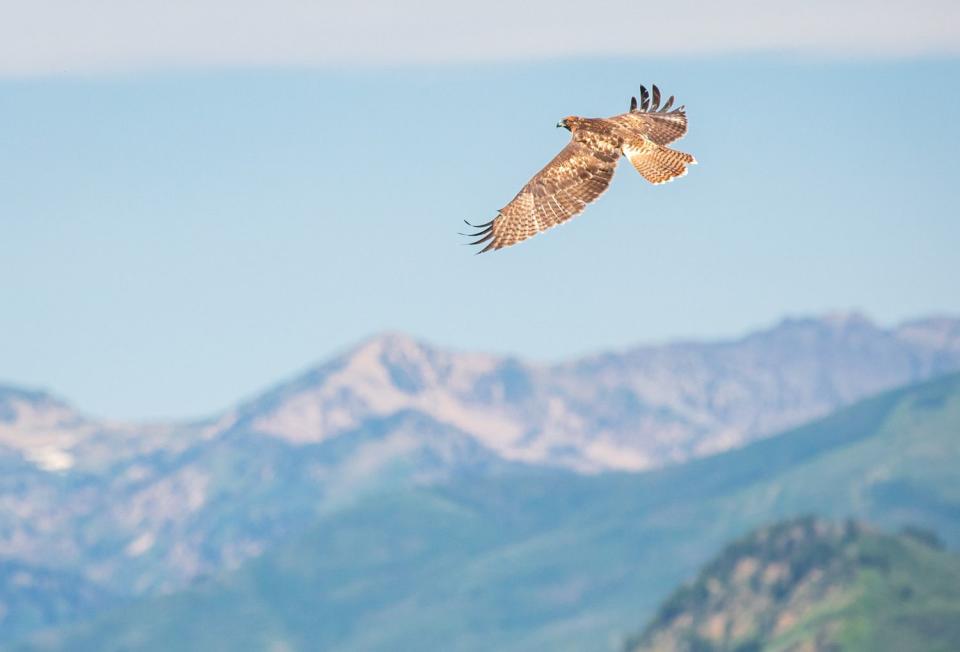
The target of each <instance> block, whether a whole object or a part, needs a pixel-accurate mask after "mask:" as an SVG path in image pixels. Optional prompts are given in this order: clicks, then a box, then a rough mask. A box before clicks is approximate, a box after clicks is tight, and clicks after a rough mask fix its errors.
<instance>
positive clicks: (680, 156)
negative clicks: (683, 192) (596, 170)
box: [623, 142, 697, 184]
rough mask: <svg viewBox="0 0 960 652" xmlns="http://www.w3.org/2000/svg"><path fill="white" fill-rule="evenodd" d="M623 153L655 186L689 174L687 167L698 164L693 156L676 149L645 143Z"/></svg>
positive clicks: (626, 148) (625, 149)
mask: <svg viewBox="0 0 960 652" xmlns="http://www.w3.org/2000/svg"><path fill="white" fill-rule="evenodd" d="M623 153H624V154H626V156H627V158H628V159H630V162H631V163H632V164H633V167H635V168H636V169H637V172H639V173H640V174H642V175H643V178H644V179H646V180H647V181H649V182H650V183H654V184H661V183H666V182H667V181H672V180H673V179H675V178H677V177H682V176H683V175H685V174H686V173H687V166H688V165H692V164H694V163H696V162H697V160H696V159H695V158H693V155H692V154H686V153H684V152H678V151H677V150H675V149H670V148H669V147H664V146H663V145H656V144H654V143H650V142H647V143H644V146H643V147H639V148H636V147H630V146H627V147H624V149H623Z"/></svg>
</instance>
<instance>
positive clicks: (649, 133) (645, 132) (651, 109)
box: [610, 86, 687, 145]
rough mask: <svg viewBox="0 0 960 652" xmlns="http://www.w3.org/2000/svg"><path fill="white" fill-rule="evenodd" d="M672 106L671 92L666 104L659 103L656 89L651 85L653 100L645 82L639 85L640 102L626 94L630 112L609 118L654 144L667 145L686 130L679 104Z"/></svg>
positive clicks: (683, 110)
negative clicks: (673, 107)
mask: <svg viewBox="0 0 960 652" xmlns="http://www.w3.org/2000/svg"><path fill="white" fill-rule="evenodd" d="M672 106H673V96H672V95H671V96H670V97H669V99H667V102H666V104H664V105H663V106H662V107H661V106H660V89H659V88H657V87H656V86H654V87H653V102H652V103H651V101H650V94H649V93H647V89H646V87H645V86H641V87H640V105H639V107H638V106H637V98H635V97H632V98H630V112H629V113H623V114H621V115H618V116H614V117H612V118H610V121H611V122H613V123H616V124H617V125H618V126H620V127H622V128H624V129H626V130H628V131H630V132H632V133H635V134H636V135H637V136H643V137H645V138H647V139H649V140H651V141H653V142H655V143H656V144H657V145H669V144H670V143H672V142H673V141H675V140H679V139H681V138H683V136H684V134H686V133H687V113H686V111H685V109H684V107H682V106H680V107H677V108H676V109H674V110H673V111H671V110H670V107H672Z"/></svg>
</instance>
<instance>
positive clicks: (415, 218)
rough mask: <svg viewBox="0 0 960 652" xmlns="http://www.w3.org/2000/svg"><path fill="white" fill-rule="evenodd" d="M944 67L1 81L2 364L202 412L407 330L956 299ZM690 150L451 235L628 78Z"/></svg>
mask: <svg viewBox="0 0 960 652" xmlns="http://www.w3.org/2000/svg"><path fill="white" fill-rule="evenodd" d="M957 78H960V63H958V60H957V59H955V58H952V55H942V56H925V57H920V58H911V57H907V58H898V57H874V56H870V57H866V56H846V57H841V56H834V55H831V56H818V55H816V53H813V54H807V55H797V54H789V55H786V54H769V53H767V54H761V53H754V54H723V55H719V54H718V55H713V56H709V57H708V56H703V55H697V56H686V57H682V56H681V57H657V58H653V57H650V56H643V55H630V56H618V57H615V58H612V57H610V56H588V55H582V56H581V55H578V56H575V57H572V58H562V57H560V58H554V59H552V60H538V59H536V58H532V59H524V60H515V61H489V62H477V61H469V60H462V61H451V62H445V63H443V64H440V65H428V64H425V63H422V62H408V63H403V64H399V65H393V66H388V65H385V64H382V63H376V64H369V65H363V66H332V65H327V66H318V67H313V68H310V67H304V66H279V67H278V66H260V67H257V66H248V67H244V66H240V67H237V66H233V67H229V68H220V69H217V68H209V67H203V66H199V67H197V68H196V69H186V70H177V71H170V70H167V71H165V72H164V71H161V70H150V71H135V70H134V71H125V72H121V73H117V72H98V73H96V74H93V73H89V74H88V73H85V74H82V75H81V74H70V75H51V74H46V73H42V74H39V73H38V74H18V75H12V76H8V77H7V78H5V79H0V118H2V120H3V125H4V127H3V129H2V130H0V197H3V202H2V204H3V206H2V211H0V232H2V234H3V236H2V239H0V305H2V306H3V309H2V311H0V335H2V337H0V360H2V361H3V364H2V368H0V379H2V380H4V381H6V382H10V383H15V384H21V385H31V386H42V387H47V388H50V389H53V390H54V391H55V392H57V393H58V394H61V395H64V396H66V397H68V398H69V399H70V400H71V401H73V402H75V403H76V404H78V405H80V406H81V407H82V408H83V409H85V410H88V411H90V412H93V413H95V414H100V415H105V416H111V417H121V418H160V417H192V416H200V415H205V414H210V413H212V412H215V411H216V410H218V409H222V408H224V407H226V406H228V405H230V404H231V403H233V402H234V401H236V400H237V399H239V398H241V397H244V396H246V395H249V394H251V393H253V392H255V391H258V390H259V389H261V388H263V387H264V386H265V385H269V384H271V383H273V382H275V381H277V380H279V379H280V378H282V377H284V376H286V375H288V374H290V373H293V372H296V371H297V370H299V369H302V368H303V367H305V366H307V365H309V364H311V363H312V362H314V361H317V360H319V359H322V358H324V357H326V356H328V355H330V354H332V353H334V352H336V351H339V350H342V349H343V348H344V347H346V346H349V345H350V344H351V343H353V342H356V341H357V340H359V339H361V338H363V337H365V336H368V335H370V334H373V333H376V332H379V331H382V330H387V329H389V330H402V331H407V332H410V333H412V334H415V335H417V336H419V337H422V338H424V339H427V340H430V341H434V342H437V343H440V344H443V345H449V346H452V347H456V348H460V349H481V350H493V351H505V352H512V353H517V354H520V355H523V356H525V357H531V358H539V359H557V358H562V357H567V356H571V355H576V354H579V353H583V352H589V351H594V350H597V349H603V348H610V347H624V346H627V345H631V344H635V343H638V342H642V341H650V340H663V339H667V338H674V337H717V336H728V335H735V334H739V333H743V332H745V331H746V330H749V329H751V328H755V327H758V326H763V325H767V324H770V323H772V322H775V321H777V320H778V319H779V318H781V317H782V316H784V315H787V314H794V315H795V314H808V313H819V312H824V311H829V310H834V309H850V308H856V309H861V310H864V311H866V312H867V313H868V314H869V315H871V316H873V317H875V318H876V319H878V320H880V321H881V322H882V323H894V322H897V321H899V320H902V319H906V318H910V317H915V316H919V315H925V314H930V313H960V292H958V291H957V279H958V278H960V256H958V254H957V246H958V244H960V221H958V219H957V208H956V207H957V206H958V205H960V190H958V185H957V180H956V173H957V163H956V159H955V157H956V152H957V150H958V147H960V128H958V126H957V122H956V116H957V115H960V89H958V86H957V84H956V79H957ZM651 82H656V83H658V84H659V85H660V86H661V88H662V89H663V90H664V91H665V92H666V93H667V94H676V95H677V98H678V102H680V103H684V104H686V105H687V107H688V112H689V115H690V125H691V127H690V133H689V135H688V137H687V138H686V139H685V140H683V141H681V142H680V143H678V144H677V145H678V146H679V148H680V149H682V150H684V151H689V152H692V153H694V154H695V155H696V156H697V158H698V160H699V161H700V164H699V165H698V166H696V167H694V168H693V169H692V171H691V173H690V175H688V176H687V177H685V178H683V179H681V180H679V181H677V182H675V183H672V184H668V185H666V186H661V187H652V186H650V185H648V184H646V183H645V182H643V180H642V179H641V178H640V177H639V176H638V175H637V174H636V173H635V172H634V171H633V170H632V169H630V168H629V166H621V167H620V169H619V170H618V172H617V175H616V177H615V178H614V181H613V184H612V187H611V190H610V192H608V193H607V194H606V195H604V196H603V197H602V198H601V199H600V200H599V201H598V202H597V203H596V204H595V205H593V206H591V207H590V209H589V210H588V211H587V212H586V213H585V214H584V215H583V216H581V217H578V218H577V219H576V220H574V221H572V222H571V223H570V224H568V225H565V226H563V227H561V228H559V229H555V230H553V231H551V232H549V233H548V234H546V235H543V236H539V237H537V238H535V239H533V240H531V241H529V242H526V243H523V244H521V245H519V246H517V247H513V248H511V249H507V250H504V251H501V252H497V253H495V254H492V255H491V254H487V255H484V256H479V257H476V256H473V255H472V251H471V250H470V249H468V248H467V247H462V246H460V244H459V243H460V242H461V238H459V237H458V236H457V235H456V232H457V231H458V230H460V226H461V224H460V220H462V219H464V218H467V219H471V220H482V221H486V220H487V219H489V218H490V217H492V216H493V215H494V213H495V210H496V209H497V208H499V207H501V206H503V205H504V204H505V203H507V202H508V201H509V200H510V199H511V197H512V196H513V195H514V193H516V191H517V190H519V188H520V186H522V185H523V183H524V182H525V181H526V180H527V179H528V178H529V176H530V175H531V174H532V173H534V172H536V170H538V169H539V168H540V167H541V166H542V165H543V164H544V163H546V161H547V160H549V159H550V158H551V157H552V156H553V155H554V154H555V153H556V151H558V150H559V149H560V148H561V147H562V146H563V145H564V143H565V140H566V138H567V137H568V135H567V134H566V132H564V131H562V130H557V129H555V128H554V124H555V123H556V121H557V120H558V119H559V118H561V117H562V116H564V115H567V114H571V113H574V114H581V115H610V114H614V113H619V112H622V111H623V110H625V109H626V108H627V105H628V102H629V97H630V95H631V94H635V93H636V92H637V90H638V88H639V85H640V84H641V83H646V84H649V83H651Z"/></svg>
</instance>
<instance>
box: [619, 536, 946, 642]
mask: <svg viewBox="0 0 960 652" xmlns="http://www.w3.org/2000/svg"><path fill="white" fill-rule="evenodd" d="M958 648H960V556H957V555H956V554H952V553H948V552H946V551H944V550H943V549H942V548H941V547H940V546H939V545H938V544H937V542H936V538H935V537H932V536H930V535H928V534H926V533H924V532H922V531H916V530H914V531H911V530H907V531H906V533H905V534H900V535H898V536H890V535H883V534H880V533H878V532H875V531H872V530H871V529H869V528H867V527H865V526H864V525H862V524H859V523H856V522H847V523H844V524H842V525H841V524H838V523H832V522H829V521H823V520H818V519H814V518H803V519H796V520H791V521H787V522H784V523H778V524H776V525H774V526H770V527H765V528H761V529H760V530H757V531H755V532H752V533H751V534H750V535H748V536H747V537H745V538H743V539H741V540H739V541H737V542H736V543H734V544H731V545H730V546H729V547H728V548H726V550H724V551H723V552H722V553H721V554H720V555H719V556H718V557H716V558H715V559H714V560H713V561H711V562H710V563H709V564H708V565H707V566H706V567H705V568H704V569H703V570H702V571H701V572H700V575H699V576H698V577H697V579H696V581H694V582H692V583H690V584H688V585H685V586H684V587H682V588H681V589H679V590H678V591H677V592H675V593H674V594H673V595H672V596H671V597H670V598H669V599H668V600H667V601H666V602H665V603H664V604H663V606H661V608H660V611H659V613H658V614H657V616H656V618H655V619H654V620H653V622H652V623H651V624H650V626H649V627H648V628H647V630H646V631H645V632H644V633H643V635H642V636H640V637H638V639H637V640H636V641H634V642H631V643H630V644H628V645H627V650H628V651H629V652H751V651H752V652H760V651H761V650H766V651H769V652H778V651H779V652H790V651H794V652H801V651H807V652H831V651H834V650H836V651H840V650H842V651H843V652H905V651H907V650H915V651H917V652H920V651H921V650H922V651H923V652H937V651H942V652H951V651H952V650H957V649H958Z"/></svg>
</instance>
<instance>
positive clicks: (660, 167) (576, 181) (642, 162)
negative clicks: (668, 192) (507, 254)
mask: <svg viewBox="0 0 960 652" xmlns="http://www.w3.org/2000/svg"><path fill="white" fill-rule="evenodd" d="M652 90H653V97H652V99H651V94H650V93H648V92H647V89H646V87H644V86H641V87H640V103H639V105H638V104H637V98H635V97H631V98H630V110H629V111H628V112H627V113H622V114H620V115H616V116H613V117H612V118H581V117H578V116H569V117H567V118H564V119H563V120H561V121H560V122H558V123H557V127H564V128H565V129H567V130H568V131H569V132H570V134H571V138H570V142H569V143H568V144H567V146H566V147H564V148H563V149H562V150H560V153H559V154H557V155H556V156H555V157H554V159H553V160H552V161H550V162H549V163H547V166H546V167H545V168H543V169H542V170H540V171H539V172H538V173H537V174H536V175H534V177H533V178H532V179H530V181H529V182H527V185H525V186H524V187H523V189H522V190H521V191H520V192H519V193H517V196H516V197H514V198H513V200H512V201H511V202H510V203H509V204H507V205H506V206H504V207H503V208H501V209H500V210H499V211H497V216H496V217H495V218H494V219H492V220H491V221H489V222H487V223H486V224H470V222H467V224H468V225H469V226H471V227H473V228H475V229H479V231H477V232H476V233H467V234H464V235H467V236H468V237H471V238H473V237H477V238H478V239H477V240H475V241H474V242H471V243H470V244H472V245H480V244H484V243H486V246H485V247H484V248H483V249H481V250H480V251H479V252H477V253H483V252H485V251H490V250H491V249H502V248H503V247H509V246H510V245H514V244H516V243H518V242H520V241H522V240H526V239H527V238H531V237H533V236H535V235H536V234H538V233H540V232H541V231H546V230H547V229H549V228H551V227H553V226H556V225H557V224H561V223H563V222H566V221H567V220H569V219H570V218H571V217H573V216H575V215H578V214H579V213H581V212H582V211H583V209H584V208H586V207H587V204H589V203H590V202H592V201H593V200H594V199H596V198H597V197H599V196H600V195H601V194H602V193H603V192H604V191H605V190H606V189H607V186H609V185H610V180H611V179H612V178H613V171H614V169H615V168H616V167H617V162H618V161H619V160H620V156H621V154H622V155H623V156H626V157H627V158H628V159H629V160H630V163H632V164H633V167H635V168H636V169H637V172H639V173H640V174H641V175H642V176H643V178H644V179H646V180H647V181H649V182H650V183H653V184H661V183H666V182H667V181H672V180H673V179H675V178H676V177H682V176H683V175H685V174H686V173H687V166H688V165H691V164H693V163H696V162H697V161H696V159H694V158H693V156H691V155H690V154H685V153H683V152H678V151H677V150H674V149H670V148H669V147H667V145H669V144H670V143H672V142H673V141H675V140H679V139H680V138H682V137H683V135H684V134H686V133H687V114H686V112H685V111H684V107H683V106H680V107H678V108H676V109H673V110H672V111H671V110H670V108H671V107H672V106H673V96H672V95H671V96H670V98H669V99H668V100H667V101H666V103H665V104H664V105H663V106H662V107H661V106H660V89H659V88H657V87H656V86H654V87H653V89H652Z"/></svg>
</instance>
